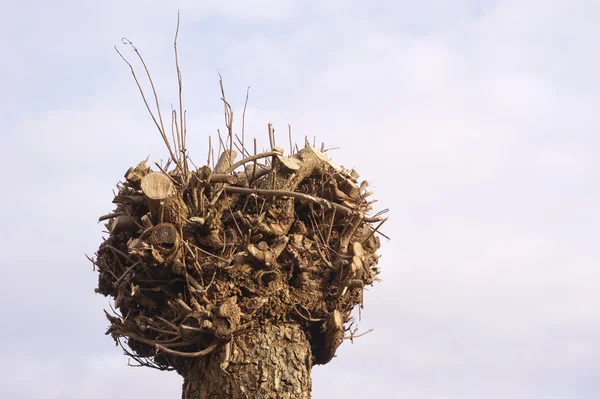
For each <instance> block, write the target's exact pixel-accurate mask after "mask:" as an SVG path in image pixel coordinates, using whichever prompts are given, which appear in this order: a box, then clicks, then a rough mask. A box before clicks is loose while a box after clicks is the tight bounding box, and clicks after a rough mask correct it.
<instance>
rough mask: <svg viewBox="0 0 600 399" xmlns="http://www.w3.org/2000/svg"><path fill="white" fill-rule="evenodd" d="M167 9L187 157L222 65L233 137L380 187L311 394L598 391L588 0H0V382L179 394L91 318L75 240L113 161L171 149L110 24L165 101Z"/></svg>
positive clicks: (594, 8) (201, 157)
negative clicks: (352, 336)
mask: <svg viewBox="0 0 600 399" xmlns="http://www.w3.org/2000/svg"><path fill="white" fill-rule="evenodd" d="M178 9H180V10H181V30H180V39H179V50H180V63H181V69H182V73H183V79H184V101H185V107H186V108H187V110H188V120H189V128H188V129H189V133H188V135H189V143H188V147H189V148H190V150H191V156H192V158H193V159H195V160H196V164H198V165H200V164H203V163H204V162H205V158H206V155H205V154H206V148H207V138H208V135H210V134H212V135H213V137H214V134H215V132H216V130H217V129H219V128H220V129H223V127H224V126H223V125H224V123H223V115H222V104H221V103H220V100H219V91H218V90H219V89H218V75H217V72H216V69H217V68H218V69H219V70H220V72H221V74H222V75H223V77H224V79H225V88H226V91H227V96H228V99H229V100H230V102H231V103H233V104H234V105H235V106H236V110H238V111H239V110H241V107H242V106H243V101H244V97H245V91H246V87H247V86H252V88H251V91H250V105H249V108H248V111H247V118H246V119H247V121H246V134H247V135H249V136H256V137H258V138H259V140H260V141H261V142H263V143H264V142H266V131H267V128H266V126H267V123H268V122H273V124H274V126H275V129H276V132H280V133H281V135H280V136H279V140H281V141H282V142H284V143H287V125H288V124H291V125H292V130H293V133H294V137H295V138H296V140H297V141H298V142H300V143H302V142H303V137H304V136H305V135H309V136H310V137H312V136H313V135H317V138H318V139H319V140H320V141H324V142H325V143H326V145H328V146H332V147H340V149H338V150H335V151H331V152H330V153H329V154H330V156H331V157H332V158H333V160H334V161H336V162H337V163H339V164H342V165H344V166H346V167H356V168H357V170H358V171H359V173H360V174H361V177H362V178H365V179H368V180H369V181H371V182H372V183H373V185H374V188H375V193H376V194H375V197H377V198H378V199H379V200H380V202H379V203H378V204H379V206H380V207H381V208H390V209H391V211H390V217H391V219H390V220H389V221H388V222H387V223H386V225H385V226H384V228H383V231H384V233H385V234H387V235H389V236H391V237H392V240H391V241H389V242H386V241H385V240H383V247H382V251H381V254H382V258H381V261H380V266H381V270H382V274H381V277H382V279H383V281H382V282H381V283H379V284H377V285H375V286H374V287H373V288H371V289H370V291H369V292H368V293H366V296H365V309H364V311H363V313H362V316H363V317H362V320H361V323H360V328H361V330H367V329H369V328H373V329H374V332H372V333H371V334H369V335H367V336H365V337H363V338H360V339H358V340H356V342H355V343H354V344H351V343H350V342H345V343H344V344H343V345H342V347H341V348H340V350H339V351H338V355H337V357H336V358H335V359H334V360H333V361H332V362H331V363H330V364H328V365H326V366H319V367H315V368H314V369H313V382H314V385H313V397H314V398H316V399H319V398H402V399H480V398H489V399H506V398H511V399H573V398H577V399H597V398H599V397H600V378H599V377H600V290H599V287H600V268H599V266H598V265H599V264H600V246H599V245H598V234H599V227H600V206H599V205H600V188H599V186H598V181H599V178H600V168H599V167H600V161H599V157H600V134H599V133H598V130H599V127H600V117H599V116H598V113H597V112H596V108H597V107H598V105H599V103H600V78H599V77H598V76H599V71H600V2H598V1H596V0H577V1H573V0H572V1H566V0H565V1H563V0H544V1H541V0H539V1H538V0H521V1H511V0H498V1H476V0H452V1H450V0H438V1H433V0H429V1H421V2H414V1H404V0H396V1H385V0H384V1H378V2H374V3H373V5H372V6H369V5H367V2H364V1H362V2H359V1H342V0H336V1H328V0H324V1H319V2H317V1H314V2H307V1H304V2H300V1H286V0H279V1H274V0H271V1H268V0H267V1H260V0H257V1H253V2H245V1H239V0H238V1H223V0H222V1H201V2H197V1H168V2H167V1H164V2H157V1H146V2H142V1H138V0H131V1H128V2H118V1H114V0H106V1H104V2H94V3H91V2H82V1H73V0H64V1H54V2H46V1H19V2H4V3H3V7H2V12H1V13H0V22H1V23H0V32H1V33H2V34H1V35H0V44H1V45H2V49H3V53H4V56H3V62H1V63H0V87H2V91H3V94H4V95H3V96H2V97H1V99H0V105H1V109H2V114H1V117H2V130H1V131H0V155H2V157H1V159H2V161H3V165H2V168H1V169H0V170H2V172H0V173H1V175H0V177H1V179H2V187H3V189H2V192H3V195H2V196H0V207H1V209H2V212H0V236H1V240H0V254H1V257H0V266H1V270H2V273H3V276H2V278H1V279H0V302H1V303H2V305H3V306H2V307H1V310H0V317H1V318H2V320H3V322H2V327H1V328H0V338H1V339H0V354H1V355H2V358H3V361H2V362H0V397H2V398H42V399H50V398H57V399H58V398H60V399H67V398H73V399H75V398H89V399H106V398H126V397H127V398H137V397H147V398H167V397H171V398H176V397H179V395H180V390H181V385H180V384H181V379H180V377H179V376H178V375H177V374H175V373H174V372H173V373H165V372H158V371H155V370H147V369H139V368H130V367H128V366H127V359H126V357H125V356H123V355H122V354H121V352H120V350H119V349H118V348H116V347H115V346H114V343H113V341H112V340H111V339H110V338H109V337H106V336H104V331H105V328H106V327H107V321H106V319H105V318H104V314H103V311H102V309H103V308H106V307H108V305H109V300H108V299H107V298H104V297H102V296H99V295H95V294H94V292H93V290H94V288H95V286H96V282H97V280H96V279H97V274H96V273H94V272H93V271H92V266H91V264H90V263H89V262H88V261H87V260H86V259H85V257H84V253H87V254H89V255H92V254H93V253H94V251H95V250H96V249H97V247H98V245H99V244H100V242H101V236H102V234H101V230H102V225H100V224H97V223H96V221H97V218H98V216H99V215H102V214H105V213H108V212H110V211H111V210H112V205H113V204H112V203H111V200H112V189H113V187H114V185H115V184H116V183H117V181H119V180H120V179H122V176H123V174H124V172H125V171H126V170H127V168H128V167H129V166H132V165H135V164H137V162H139V161H140V160H142V159H144V158H146V156H148V155H150V158H151V160H155V161H160V160H161V159H166V157H167V153H166V151H165V150H164V148H163V145H162V143H161V141H160V137H159V135H158V133H157V131H156V130H155V127H154V125H153V123H152V120H151V119H150V118H149V116H147V114H146V113H145V112H146V111H145V109H144V106H143V103H142V101H141V98H140V97H139V94H138V92H137V89H136V86H135V83H134V82H133V80H132V78H131V75H130V72H129V69H128V67H127V66H126V65H125V64H124V63H123V62H122V61H121V59H120V58H119V56H118V55H117V54H116V53H115V51H114V49H113V46H114V45H118V46H119V48H120V49H121V50H124V54H126V55H127V56H128V57H129V58H130V59H131V60H134V57H133V54H132V53H131V52H130V51H127V48H125V47H124V46H122V45H121V42H120V39H121V37H123V36H126V37H128V38H129V39H131V40H132V41H133V42H134V44H136V45H137V46H138V47H139V49H140V51H141V52H142V54H143V55H144V56H145V59H146V61H147V63H148V65H149V67H150V68H151V71H152V73H153V76H154V80H155V83H156V84H157V88H158V91H159V95H160V97H161V99H162V104H163V107H164V109H165V110H168V109H169V107H170V103H175V102H176V100H177V98H176V75H175V72H174V71H175V69H174V63H173V52H172V40H173V33H174V28H175V22H176V17H177V10H178ZM140 73H141V71H140ZM237 115H241V112H237ZM237 122H238V125H237V126H238V128H239V123H240V122H241V121H240V119H239V118H238V120H237ZM238 132H239V130H238ZM284 147H286V148H287V146H284Z"/></svg>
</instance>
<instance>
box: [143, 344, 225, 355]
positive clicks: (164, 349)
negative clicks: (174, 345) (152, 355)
mask: <svg viewBox="0 0 600 399" xmlns="http://www.w3.org/2000/svg"><path fill="white" fill-rule="evenodd" d="M154 346H155V347H156V349H158V350H160V351H163V352H165V353H168V354H169V355H175V356H181V357H200V356H206V355H208V354H209V353H211V352H212V351H214V350H215V349H216V348H217V345H216V344H213V345H211V346H209V347H208V348H206V349H204V350H201V351H198V352H180V351H176V350H173V349H169V348H165V347H164V346H162V345H160V344H155V345H154Z"/></svg>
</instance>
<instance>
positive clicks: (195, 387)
mask: <svg viewBox="0 0 600 399" xmlns="http://www.w3.org/2000/svg"><path fill="white" fill-rule="evenodd" d="M311 368H312V360H311V348H310V344H309V342H308V340H307V338H306V336H305V334H304V332H303V331H302V329H301V328H300V326H298V325H293V324H287V325H279V326H275V325H269V326H261V327H260V328H258V329H256V330H252V331H251V332H248V333H247V334H242V335H238V336H237V337H235V338H234V339H233V340H232V341H231V342H229V343H228V344H225V345H224V346H222V347H220V348H219V349H218V350H217V351H216V352H214V353H213V354H211V355H209V356H206V357H202V358H198V359H194V360H190V361H188V362H187V363H185V367H182V368H181V369H180V370H179V372H180V374H182V375H183V378H184V383H183V394H182V398H183V399H217V398H219V399H222V398H224V399H230V398H231V399H233V398H235V399H244V398H256V399H266V398H273V399H275V398H283V399H309V398H310V397H311V394H310V392H311V387H312V381H311V378H310V370H311Z"/></svg>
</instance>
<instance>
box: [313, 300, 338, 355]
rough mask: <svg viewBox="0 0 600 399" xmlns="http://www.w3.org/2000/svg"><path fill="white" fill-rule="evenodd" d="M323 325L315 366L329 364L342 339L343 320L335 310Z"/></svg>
mask: <svg viewBox="0 0 600 399" xmlns="http://www.w3.org/2000/svg"><path fill="white" fill-rule="evenodd" d="M325 324H326V326H325V333H324V335H323V346H322V349H321V351H320V353H318V354H317V356H316V358H317V359H316V362H315V363H316V364H326V363H329V361H330V360H331V359H333V356H334V355H335V351H336V350H337V348H338V347H339V346H340V344H341V343H342V339H343V338H344V319H343V318H342V314H341V313H340V312H339V311H338V310H337V309H336V310H334V311H333V312H331V313H330V314H329V317H328V318H327V322H326V323H325Z"/></svg>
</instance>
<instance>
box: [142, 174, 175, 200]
mask: <svg viewBox="0 0 600 399" xmlns="http://www.w3.org/2000/svg"><path fill="white" fill-rule="evenodd" d="M141 187H142V191H143V192H144V194H145V195H146V197H148V199H151V200H166V199H168V198H170V197H172V196H173V195H174V194H175V186H174V185H173V182H172V181H171V179H170V178H169V177H168V176H167V175H164V174H162V173H158V172H152V173H149V174H147V175H146V176H144V177H143V178H142V184H141Z"/></svg>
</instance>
